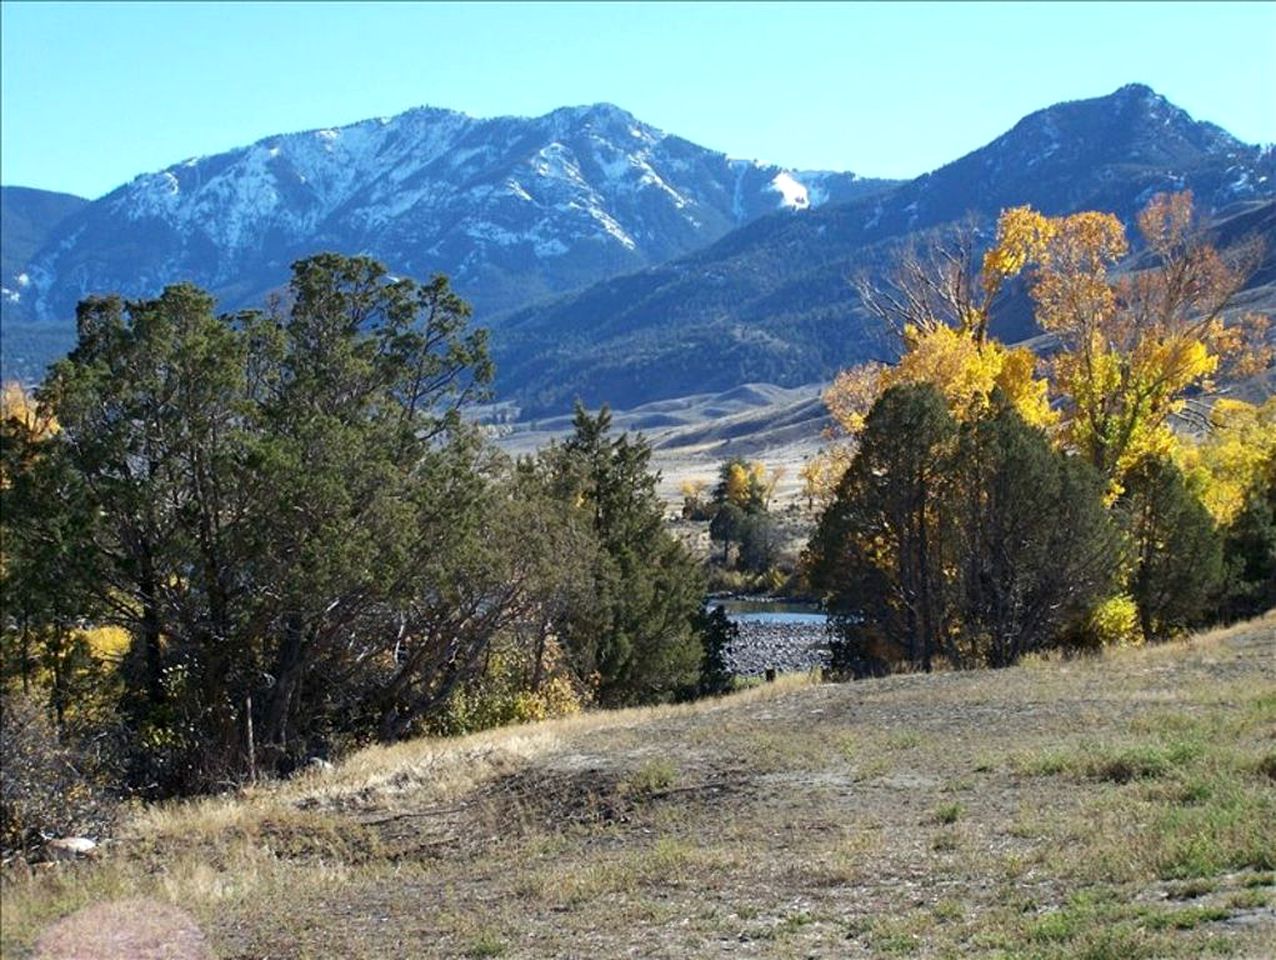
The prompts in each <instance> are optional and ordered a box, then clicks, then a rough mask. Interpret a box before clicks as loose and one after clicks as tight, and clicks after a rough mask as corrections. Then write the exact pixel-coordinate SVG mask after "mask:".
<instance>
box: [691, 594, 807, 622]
mask: <svg viewBox="0 0 1276 960" xmlns="http://www.w3.org/2000/svg"><path fill="white" fill-rule="evenodd" d="M707 606H708V608H709V609H710V610H712V609H713V608H714V607H722V608H723V609H724V610H726V613H727V616H728V617H730V618H731V619H732V620H734V621H735V622H736V623H782V624H792V625H797V624H811V625H814V626H820V627H823V626H824V622H825V620H826V619H827V618H826V617H825V615H824V613H823V611H821V610H820V608H819V607H818V606H816V605H815V604H813V603H801V602H797V601H793V600H740V599H731V600H710V601H709V602H708V604H707Z"/></svg>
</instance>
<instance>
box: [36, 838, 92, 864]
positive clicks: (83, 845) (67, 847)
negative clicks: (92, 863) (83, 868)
mask: <svg viewBox="0 0 1276 960" xmlns="http://www.w3.org/2000/svg"><path fill="white" fill-rule="evenodd" d="M96 851H97V844H96V843H95V842H94V841H92V840H90V839H89V838H88V837H55V838H53V839H50V840H45V841H44V855H45V856H46V857H48V858H49V859H50V860H78V859H79V858H81V857H95V856H97V853H96Z"/></svg>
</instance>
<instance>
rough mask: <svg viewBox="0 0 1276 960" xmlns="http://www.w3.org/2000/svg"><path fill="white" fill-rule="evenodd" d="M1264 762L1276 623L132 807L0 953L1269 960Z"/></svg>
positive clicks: (550, 728)
mask: <svg viewBox="0 0 1276 960" xmlns="http://www.w3.org/2000/svg"><path fill="white" fill-rule="evenodd" d="M1274 738H1276V615H1269V616H1268V617H1267V618H1266V619H1264V620H1259V621H1255V622H1253V623H1250V624H1247V625H1241V626H1238V627H1234V628H1231V629H1230V630H1225V631H1219V632H1215V633H1213V634H1208V635H1205V636H1203V637H1198V638H1195V639H1194V640H1192V641H1190V642H1186V643H1180V644H1171V645H1167V646H1164V647H1160V648H1155V649H1149V650H1122V651H1115V652H1113V653H1111V654H1110V655H1108V656H1106V657H1103V658H1095V659H1085V660H1073V661H1049V662H1043V661H1033V662H1030V663H1028V664H1025V665H1024V666H1021V667H1018V668H1014V669H1009V670H1002V671H996V672H970V673H945V674H936V675H931V676H921V675H916V676H896V677H890V678H886V679H882V680H875V681H865V682H861V683H854V684H844V685H811V684H809V683H807V682H806V681H805V679H804V678H787V679H782V680H781V681H780V682H779V683H777V684H774V685H769V686H765V687H760V688H755V689H753V690H750V691H747V692H745V693H743V694H739V695H736V696H733V697H729V698H726V699H723V700H719V701H714V702H709V703H700V704H693V705H689V706H685V707H669V708H657V709H652V710H636V711H626V712H618V713H608V714H594V715H589V716H585V717H580V718H575V719H572V720H567V721H558V722H551V723H546V724H541V725H537V726H531V727H524V728H518V729H510V730H502V731H495V732H492V733H488V734H484V735H479V736H475V737H470V738H467V739H465V740H460V741H451V742H443V741H417V742H414V743H410V744H404V745H401V746H398V747H395V748H389V749H376V750H370V751H366V752H364V753H361V754H359V755H357V756H355V757H352V758H351V759H350V760H349V761H347V762H346V763H344V764H342V765H340V766H339V767H337V768H336V769H335V770H334V771H331V772H328V773H326V774H320V773H316V774H313V775H309V776H307V777H306V778H303V779H299V780H295V781H292V782H290V783H287V784H283V785H279V786H276V787H273V788H264V787H263V788H261V789H258V790H255V791H250V792H248V793H247V794H246V795H245V796H243V797H242V798H239V799H236V800H225V799H223V800H214V801H206V802H202V803H198V804H192V805H187V806H179V807H170V808H161V809H156V810H150V811H142V812H140V813H138V814H137V815H136V816H135V817H134V818H133V820H132V821H131V822H130V824H129V829H128V831H127V833H126V835H125V836H124V837H122V838H121V839H120V840H118V841H117V842H114V843H111V844H107V845H106V848H105V849H106V853H105V855H104V856H103V857H102V859H101V860H100V861H98V862H96V863H81V864H63V865H60V866H58V867H57V868H55V869H51V870H46V871H37V872H36V873H35V874H34V875H33V876H29V877H27V876H17V875H13V874H10V875H8V876H7V877H6V879H5V884H4V890H3V892H4V897H3V904H4V924H3V948H4V951H3V952H4V954H5V956H13V957H22V956H28V955H31V954H32V953H37V955H38V954H39V951H43V955H46V956H70V955H74V956H99V955H106V954H97V953H92V952H91V951H90V950H89V948H88V947H86V946H84V944H86V943H87V942H88V941H89V940H90V939H91V938H92V937H101V936H102V935H103V931H104V930H106V929H107V928H108V927H110V926H112V925H114V928H115V930H116V933H115V937H116V940H115V942H116V943H117V944H118V943H124V942H127V941H126V940H125V939H124V938H126V937H128V936H135V937H138V938H141V937H145V936H159V935H160V934H163V935H164V936H166V937H168V938H169V940H171V941H172V942H173V943H175V944H179V945H181V950H182V952H180V953H167V954H160V953H158V952H156V953H153V954H146V953H145V952H144V949H143V947H142V946H141V945H140V944H141V942H142V941H141V940H140V939H137V940H134V941H133V942H132V943H133V945H132V946H131V947H130V948H129V949H130V950H131V955H133V956H148V955H150V956H161V955H164V956H182V957H197V956H209V955H216V956H220V957H228V958H243V960H247V958H266V957H271V958H280V957H367V958H377V960H385V958H392V957H436V956H437V957H495V956H505V957H580V958H594V957H621V956H635V957H714V956H723V957H725V956H757V957H804V958H805V957H829V958H832V957H839V958H840V957H870V956H872V957H878V956H916V957H949V956H980V957H986V956H1004V957H1043V958H1045V957H1094V958H1100V957H1120V958H1122V960H1130V958H1137V957H1198V956H1206V955H1220V956H1237V957H1253V958H1261V957H1272V956H1276V873H1274V871H1276V789H1274V787H1276V780H1274V778H1276V739H1274ZM93 904H97V906H96V907H90V910H89V912H88V913H87V914H79V915H76V914H75V911H76V910H78V909H80V908H83V907H86V906H89V905H93ZM104 904H105V906H104ZM161 905H162V906H161ZM172 908H177V909H172ZM64 918H66V919H64ZM130 931H132V932H130ZM173 931H176V932H173ZM37 943H39V944H40V946H39V947H37V946H36V945H37ZM77 949H78V951H79V952H74V951H75V950H77ZM59 951H63V952H59ZM67 951H70V952H67Z"/></svg>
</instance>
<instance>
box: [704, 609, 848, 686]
mask: <svg viewBox="0 0 1276 960" xmlns="http://www.w3.org/2000/svg"><path fill="white" fill-rule="evenodd" d="M736 627H737V628H738V629H739V631H740V633H739V636H738V638H737V639H736V641H735V642H734V643H733V644H732V645H731V650H730V651H729V653H728V655H727V665H728V667H729V668H730V670H731V672H732V673H734V674H736V675H738V676H742V677H755V676H762V675H764V674H765V673H766V671H767V670H768V669H774V670H776V671H777V672H779V673H793V672H800V671H806V670H814V669H816V668H817V667H822V666H826V665H827V664H828V661H829V647H828V634H827V632H826V629H825V626H824V624H822V623H765V622H758V621H751V620H746V621H743V622H740V621H737V622H736Z"/></svg>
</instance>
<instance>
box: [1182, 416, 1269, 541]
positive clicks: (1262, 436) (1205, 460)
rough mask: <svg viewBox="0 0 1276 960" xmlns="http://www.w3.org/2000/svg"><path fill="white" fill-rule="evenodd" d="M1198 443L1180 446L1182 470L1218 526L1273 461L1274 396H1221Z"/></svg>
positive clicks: (1231, 515)
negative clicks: (1254, 399)
mask: <svg viewBox="0 0 1276 960" xmlns="http://www.w3.org/2000/svg"><path fill="white" fill-rule="evenodd" d="M1209 420H1210V427H1211V429H1210V430H1209V432H1208V433H1207V434H1206V435H1205V437H1204V438H1203V439H1202V440H1201V442H1200V443H1188V444H1183V445H1181V447H1180V449H1179V450H1178V451H1177V452H1178V457H1177V460H1178V464H1179V467H1180V469H1182V470H1183V472H1184V473H1185V474H1186V475H1187V476H1188V477H1189V479H1190V480H1191V481H1192V483H1193V485H1194V486H1195V487H1196V488H1197V489H1198V490H1199V491H1200V494H1201V501H1202V503H1204V504H1205V508H1206V509H1207V510H1209V512H1210V514H1211V515H1212V516H1213V517H1214V521H1215V522H1216V523H1218V524H1219V525H1220V526H1225V525H1227V524H1229V523H1231V522H1232V521H1233V520H1234V519H1235V518H1236V515H1237V514H1238V513H1240V511H1241V509H1242V508H1243V507H1244V505H1245V497H1246V495H1247V494H1248V493H1249V491H1250V490H1252V489H1253V487H1254V485H1255V484H1256V483H1257V482H1258V480H1259V478H1260V477H1261V476H1262V475H1263V472H1264V470H1265V469H1266V467H1267V465H1268V464H1270V463H1271V462H1272V461H1273V460H1276V397H1271V398H1269V399H1268V400H1267V401H1266V402H1265V403H1263V404H1262V405H1261V406H1254V405H1253V404H1249V403H1244V402H1242V401H1240V400H1231V399H1227V398H1224V399H1221V400H1219V401H1218V402H1217V403H1215V404H1214V406H1213V408H1212V409H1211V410H1210V414H1209Z"/></svg>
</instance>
